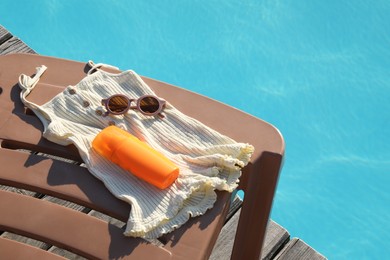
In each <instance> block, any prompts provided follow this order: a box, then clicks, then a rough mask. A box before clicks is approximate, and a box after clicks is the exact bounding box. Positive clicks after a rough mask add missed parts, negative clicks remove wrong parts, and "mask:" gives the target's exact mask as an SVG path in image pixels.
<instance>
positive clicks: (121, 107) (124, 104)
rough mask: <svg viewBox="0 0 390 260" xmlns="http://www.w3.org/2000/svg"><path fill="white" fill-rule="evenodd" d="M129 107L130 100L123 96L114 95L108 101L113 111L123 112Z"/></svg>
mask: <svg viewBox="0 0 390 260" xmlns="http://www.w3.org/2000/svg"><path fill="white" fill-rule="evenodd" d="M128 107H129V100H128V99H127V98H125V97H122V96H114V97H112V98H110V100H109V101H108V108H109V109H110V111H111V112H112V113H122V112H124V111H126V109H127V108H128Z"/></svg>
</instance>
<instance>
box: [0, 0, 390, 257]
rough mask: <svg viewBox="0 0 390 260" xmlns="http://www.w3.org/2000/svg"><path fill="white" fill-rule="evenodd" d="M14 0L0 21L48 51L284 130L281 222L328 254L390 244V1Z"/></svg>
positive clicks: (380, 249)
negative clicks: (181, 91) (124, 72)
mask: <svg viewBox="0 0 390 260" xmlns="http://www.w3.org/2000/svg"><path fill="white" fill-rule="evenodd" d="M153 2H154V3H150V2H149V3H148V4H146V3H138V2H135V1H128V2H125V1H110V2H109V1H107V2H106V1H75V0H72V1H18V2H16V1H10V0H5V1H4V0H3V1H2V3H1V8H0V24H2V25H3V26H5V27H6V28H7V29H9V30H10V31H11V32H13V33H14V34H15V35H17V36H18V37H20V38H21V39H22V40H23V41H25V42H26V43H27V44H28V45H29V46H31V47H32V48H33V49H34V50H36V51H37V52H38V53H40V54H44V55H52V56H57V57H64V58H69V59H75V60H81V61H87V60H89V59H93V60H94V61H96V62H105V63H109V64H113V65H116V66H118V67H120V68H121V69H134V70H135V71H137V72H138V73H140V74H142V75H145V76H149V77H152V78H156V79H159V80H162V81H166V82H169V83H171V84H174V85H179V86H182V87H184V88H187V89H190V90H193V91H196V92H198V93H201V94H204V95H207V96H209V97H212V98H215V99H217V100H220V101H222V102H225V103H228V104H230V105H232V106H235V107H237V108H239V109H241V110H244V111H246V112H248V113H250V114H253V115H255V116H257V117H260V118H262V119H264V120H266V121H268V122H270V123H272V124H274V125H275V126H277V127H278V128H279V129H280V130H281V132H282V133H283V135H284V137H285V140H286V160H285V163H284V168H283V171H282V174H281V178H280V181H279V186H278V190H277V194H276V198H275V202H274V207H273V212H272V218H273V219H274V220H275V221H277V222H278V223H280V224H281V225H283V226H284V227H286V228H287V229H288V230H289V232H290V233H291V235H292V236H297V237H300V238H302V239H303V240H305V241H306V242H307V243H308V244H310V245H311V246H313V247H314V248H315V249H316V250H318V251H319V252H321V253H322V254H324V255H325V256H327V257H329V259H382V258H384V257H386V256H387V255H389V253H390V250H389V248H388V245H387V241H389V239H390V230H389V225H388V219H389V218H390V208H389V202H390V195H389V192H388V187H387V186H388V183H389V181H390V176H389V168H390V152H389V151H390V149H389V148H390V142H389V138H388V134H389V133H390V115H389V110H390V102H389V100H390V76H389V75H390V71H389V68H390V66H389V65H390V34H389V33H388V27H389V24H390V16H389V15H388V14H389V13H390V2H388V1H385V0H377V1H375V2H370V3H367V2H365V1H362V0H356V1H354V2H353V3H352V1H335V0H331V1H303V0H295V1H292V0H289V1H287V0H279V1H270V0H264V1H254V0H253V1H251V0H248V1H241V2H240V3H239V4H238V3H236V1H214V0H209V1H191V2H190V1H186V2H184V1H180V2H179V1H153Z"/></svg>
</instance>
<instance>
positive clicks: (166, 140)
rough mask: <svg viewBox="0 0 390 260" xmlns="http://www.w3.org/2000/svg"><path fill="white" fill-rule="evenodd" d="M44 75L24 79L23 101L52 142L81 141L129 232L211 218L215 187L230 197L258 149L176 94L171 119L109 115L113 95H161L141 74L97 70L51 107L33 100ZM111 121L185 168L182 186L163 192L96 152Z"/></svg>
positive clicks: (149, 232)
mask: <svg viewBox="0 0 390 260" xmlns="http://www.w3.org/2000/svg"><path fill="white" fill-rule="evenodd" d="M49 69H50V68H49ZM45 70H46V67H45V66H44V65H43V66H41V67H39V68H37V73H36V74H35V76H34V77H33V78H31V77H29V76H26V75H24V74H22V75H21V76H20V79H19V85H20V86H21V88H22V92H21V100H22V102H23V103H24V104H25V105H26V106H27V107H29V108H30V109H32V110H33V111H34V112H35V114H36V115H37V116H38V117H39V118H40V120H41V121H42V123H43V125H44V133H43V136H44V137H45V138H47V139H48V140H50V141H52V142H55V143H57V144H60V145H69V144H74V145H75V146H76V147H77V149H78V151H79V153H80V156H81V158H82V159H83V161H84V163H85V164H86V166H87V168H88V170H89V171H90V172H91V174H93V175H94V176H95V177H96V178H98V179H100V180H101V181H102V182H103V183H104V184H105V186H106V187H107V189H108V190H109V191H110V192H111V193H112V194H113V195H114V196H116V197H117V198H118V199H121V200H123V201H125V202H127V203H129V204H131V211H130V214H129V219H128V222H127V226H126V230H125V233H124V234H125V235H127V236H135V237H144V238H157V237H159V236H161V235H162V234H165V233H168V232H171V231H172V230H173V229H175V228H177V227H180V226H181V225H183V224H184V223H185V222H186V221H187V220H188V219H189V218H190V217H195V216H198V215H202V214H204V213H205V212H206V210H207V209H209V208H211V207H212V206H213V204H214V202H215V200H216V193H215V190H216V189H217V190H227V191H230V192H231V191H233V190H234V189H235V188H236V187H237V183H238V178H239V177H240V174H241V168H242V167H243V166H245V165H246V164H247V163H248V161H249V159H250V157H251V155H252V153H253V150H254V148H253V146H251V145H249V144H243V143H237V142H235V141H234V140H232V139H231V138H229V137H227V136H224V135H222V134H220V133H218V132H217V131H215V130H213V129H211V128H209V127H207V126H206V125H204V124H202V123H201V122H199V121H197V120H195V119H193V118H191V117H189V116H187V115H185V114H183V113H181V112H180V111H179V110H177V109H176V108H175V107H173V106H172V105H171V104H169V97H166V101H167V105H166V107H165V108H164V110H163V113H164V115H165V117H164V118H159V117H158V116H152V117H151V116H145V115H143V114H141V113H140V112H139V111H137V110H129V111H128V112H127V113H126V114H125V115H119V116H115V115H109V116H106V117H103V116H102V114H104V112H105V109H104V107H103V106H102V105H101V100H102V99H104V98H107V97H109V96H111V95H114V94H124V95H126V96H128V97H129V98H134V99H136V98H138V97H140V96H142V95H145V94H149V95H155V93H154V92H153V91H152V90H151V89H150V88H149V86H148V85H147V84H146V83H145V82H144V81H143V80H142V79H141V78H140V77H139V76H138V75H137V74H136V73H135V72H134V71H131V70H128V71H124V72H122V73H119V74H112V73H108V72H105V71H103V70H99V69H98V70H97V71H96V72H95V73H93V74H88V75H87V76H86V77H85V78H84V79H82V80H81V81H80V82H79V83H78V84H76V85H75V86H68V87H67V88H65V90H64V91H63V92H61V93H60V94H58V95H57V96H55V97H54V98H53V99H52V100H50V101H49V102H47V103H45V104H44V105H37V104H34V103H32V102H30V101H28V100H27V99H26V97H27V96H28V94H29V93H30V91H31V90H32V89H33V88H34V87H35V86H36V83H37V82H38V80H39V78H40V77H41V75H42V74H43V73H44V71H45ZM199 105H201V104H199ZM111 124H115V125H116V126H118V127H120V128H122V129H124V130H126V131H128V132H129V133H131V134H133V135H134V136H136V137H138V138H139V139H140V140H142V141H145V142H146V143H148V144H149V145H150V146H151V147H153V148H154V149H156V150H157V151H159V152H161V153H162V154H164V155H165V156H166V157H168V158H169V159H170V160H171V161H172V162H174V163H175V164H176V165H177V166H178V167H179V168H180V174H179V177H178V179H177V180H176V181H175V183H174V184H173V185H171V186H170V187H169V188H167V189H165V190H160V189H158V188H156V187H154V186H152V185H150V184H148V183H146V182H144V181H142V180H140V179H139V178H137V177H136V176H134V175H133V174H131V173H129V172H127V171H125V170H123V169H122V168H120V167H119V166H117V165H115V164H114V163H112V162H110V161H108V160H106V159H105V158H103V157H102V156H100V155H99V154H97V153H96V152H95V151H94V150H93V149H92V147H91V143H92V140H93V139H94V138H95V136H96V135H97V134H98V133H99V132H100V131H101V130H102V129H104V128H105V127H107V126H109V125H111ZM150 163H153V162H150Z"/></svg>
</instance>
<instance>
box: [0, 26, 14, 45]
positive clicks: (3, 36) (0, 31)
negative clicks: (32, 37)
mask: <svg viewBox="0 0 390 260" xmlns="http://www.w3.org/2000/svg"><path fill="white" fill-rule="evenodd" d="M11 38H12V34H11V33H10V32H9V31H7V30H6V29H5V28H4V27H2V26H1V25H0V45H2V44H3V43H4V42H6V41H8V40H9V39H11Z"/></svg>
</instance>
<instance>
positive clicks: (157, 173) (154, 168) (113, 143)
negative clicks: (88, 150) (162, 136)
mask: <svg viewBox="0 0 390 260" xmlns="http://www.w3.org/2000/svg"><path fill="white" fill-rule="evenodd" d="M92 147H93V148H94V149H95V150H96V152H97V153H99V154H100V155H102V156H104V157H105V158H107V159H108V160H110V161H112V162H114V163H115V164H117V165H119V166H120V167H122V168H123V169H125V170H128V171H130V172H131V173H132V174H134V175H135V176H137V177H139V178H140V179H142V180H144V181H147V182H148V183H150V184H153V185H154V186H156V187H158V188H160V189H165V188H167V187H169V186H170V185H171V184H172V183H173V182H174V181H175V180H176V179H177V177H178V175H179V168H178V167H177V166H176V165H175V164H174V163H172V162H171V161H170V160H169V159H168V158H166V157H165V156H164V155H162V154H161V153H159V152H158V151H156V150H154V149H153V148H152V147H150V146H149V145H148V144H146V143H145V142H142V141H140V140H139V139H138V138H137V137H135V136H133V135H132V134H130V133H128V132H127V131H125V130H122V129H120V128H119V127H116V126H109V127H106V128H105V129H103V130H102V131H101V132H100V133H99V134H98V135H97V136H96V137H95V139H94V140H93V142H92Z"/></svg>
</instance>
